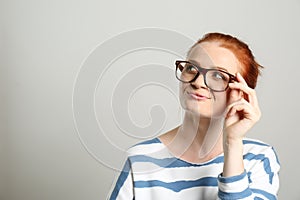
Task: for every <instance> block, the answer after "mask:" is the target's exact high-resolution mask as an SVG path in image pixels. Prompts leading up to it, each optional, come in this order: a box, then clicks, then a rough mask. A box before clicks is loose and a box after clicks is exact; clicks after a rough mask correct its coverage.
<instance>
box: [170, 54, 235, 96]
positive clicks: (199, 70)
mask: <svg viewBox="0 0 300 200" xmlns="http://www.w3.org/2000/svg"><path fill="white" fill-rule="evenodd" d="M180 63H188V64H191V65H193V66H194V67H196V69H197V74H196V76H195V77H194V78H193V79H192V80H190V81H183V80H181V79H180V78H179V77H178V76H177V70H178V68H179V64H180ZM175 66H176V71H175V76H176V78H177V79H178V80H179V81H181V82H183V83H192V82H194V81H195V80H196V79H197V78H198V77H199V75H200V74H203V78H204V83H205V85H206V86H207V87H208V88H209V89H210V90H212V91H215V92H224V91H225V90H227V88H228V86H229V83H232V82H233V81H237V78H236V76H234V75H233V74H230V73H229V72H227V71H224V70H220V69H205V68H202V67H199V66H198V65H196V64H194V63H191V62H189V61H185V60H176V61H175ZM179 70H180V69H179ZM180 71H181V70H180ZM208 71H219V72H222V73H225V74H227V75H228V76H229V81H228V84H227V86H226V88H225V89H223V90H214V89H212V88H210V87H209V86H208V85H207V83H206V73H207V72H208Z"/></svg>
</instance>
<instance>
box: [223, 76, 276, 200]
mask: <svg viewBox="0 0 300 200" xmlns="http://www.w3.org/2000/svg"><path fill="white" fill-rule="evenodd" d="M237 80H238V82H234V83H230V85H229V87H230V89H231V92H230V94H229V95H230V96H229V102H228V103H229V105H228V109H227V116H226V118H225V122H224V130H223V150H224V166H223V173H222V174H221V176H220V177H219V197H220V198H221V199H237V198H233V197H237V196H239V195H241V196H240V197H241V199H243V198H246V199H254V197H256V196H255V195H254V193H255V189H254V190H253V189H251V188H259V187H257V186H258V185H260V187H262V186H266V187H267V188H268V189H267V190H268V192H267V191H266V194H270V195H269V196H268V195H266V196H268V197H266V198H265V199H270V198H269V197H270V196H271V197H272V198H271V199H274V198H275V199H276V194H277V190H278V187H277V185H278V179H276V178H275V180H274V182H273V181H272V182H269V179H266V178H263V177H269V176H271V175H272V174H273V175H274V174H278V170H279V167H274V166H276V165H277V164H276V162H277V160H276V159H275V158H274V157H276V156H273V157H272V159H270V158H265V157H261V158H260V159H263V158H265V159H267V161H268V162H266V161H262V160H259V159H258V160H257V161H256V166H255V170H253V171H252V172H251V173H252V174H251V173H250V172H249V171H246V170H245V166H244V164H245V163H244V161H245V156H244V155H243V153H244V144H243V139H244V137H245V135H246V133H247V132H248V131H249V130H250V129H251V128H252V126H253V125H254V124H255V123H256V122H257V121H258V120H259V118H260V116H261V112H260V109H259V106H258V101H257V97H256V93H255V90H254V89H252V88H249V87H248V85H247V83H246V81H245V80H244V78H243V77H242V76H241V75H240V74H239V73H238V74H237ZM268 154H270V153H268ZM273 154H275V153H273ZM274 160H275V161H274ZM270 161H272V162H270ZM261 162H263V163H264V165H262V164H261ZM266 165H269V166H268V168H270V169H271V168H273V167H274V168H275V169H273V171H269V170H267V171H266V173H261V172H262V171H264V170H265V167H266ZM249 173H250V175H251V176H252V177H257V173H258V174H261V175H260V178H258V179H255V180H251V179H250V175H248V174H249ZM276 176H277V175H276ZM261 178H262V179H261ZM250 180H251V181H250ZM262 180H263V182H262V183H261V181H262ZM258 183H259V184H258ZM274 184H275V185H276V186H275V187H273V185H274ZM262 188H264V187H262ZM269 188H275V189H269ZM232 195H237V196H232ZM253 195H254V196H253Z"/></svg>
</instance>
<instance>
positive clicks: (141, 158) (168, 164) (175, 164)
mask: <svg viewBox="0 0 300 200" xmlns="http://www.w3.org/2000/svg"><path fill="white" fill-rule="evenodd" d="M129 159H130V161H131V163H132V164H133V163H135V162H149V163H153V164H155V165H157V166H159V167H165V168H179V167H200V166H206V165H211V164H219V163H223V162H224V157H223V156H220V157H217V158H215V159H214V160H212V161H210V162H207V163H203V164H193V163H189V162H186V161H184V160H180V159H178V158H175V157H172V158H162V159H158V158H153V157H150V156H146V155H135V156H130V157H129Z"/></svg>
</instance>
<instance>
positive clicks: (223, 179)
mask: <svg viewBox="0 0 300 200" xmlns="http://www.w3.org/2000/svg"><path fill="white" fill-rule="evenodd" d="M246 175H247V174H246V171H244V172H243V173H242V174H240V175H236V176H230V177H222V175H219V176H218V178H219V181H220V182H221V183H232V182H236V181H240V180H242V179H243V178H245V176H246Z"/></svg>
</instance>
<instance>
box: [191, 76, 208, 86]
mask: <svg viewBox="0 0 300 200" xmlns="http://www.w3.org/2000/svg"><path fill="white" fill-rule="evenodd" d="M191 85H192V86H193V87H194V88H196V89H199V88H207V86H206V85H205V81H204V74H202V73H200V74H199V76H198V77H197V79H196V80H194V81H193V82H191Z"/></svg>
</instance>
